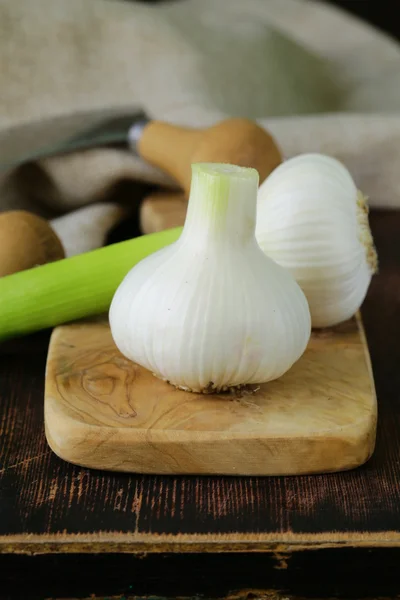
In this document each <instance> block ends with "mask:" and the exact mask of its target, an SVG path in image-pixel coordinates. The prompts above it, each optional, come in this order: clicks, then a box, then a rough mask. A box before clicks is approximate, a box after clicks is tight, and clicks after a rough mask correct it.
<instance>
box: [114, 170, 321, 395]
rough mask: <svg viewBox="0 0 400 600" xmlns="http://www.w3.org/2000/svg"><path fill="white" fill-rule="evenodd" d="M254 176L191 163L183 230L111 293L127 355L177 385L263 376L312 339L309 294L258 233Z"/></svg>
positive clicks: (220, 387) (217, 387)
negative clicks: (275, 258) (264, 245)
mask: <svg viewBox="0 0 400 600" xmlns="http://www.w3.org/2000/svg"><path fill="white" fill-rule="evenodd" d="M258 182H259V178H258V172H257V171H256V170H255V169H250V168H244V167H237V166H234V165H227V164H213V163H210V164H203V163H201V164H195V165H192V182H191V191H190V198H189V205H188V211H187V216H186V220H185V224H184V228H183V232H182V234H181V236H180V238H179V239H178V241H177V242H175V243H173V244H172V245H171V246H168V247H167V248H164V249H162V250H159V251H158V252H156V253H155V254H152V255H151V256H149V257H147V258H145V259H144V260H142V261H141V262H140V263H139V264H138V265H136V266H135V267H134V268H133V269H132V270H131V271H130V272H129V273H128V274H127V275H126V277H125V279H124V280H123V281H122V283H121V285H120V286H119V288H118V289H117V291H116V293H115V295H114V298H113V300H112V303H111V307H110V312H109V319H110V326H111V332H112V336H113V338H114V341H115V343H116V345H117V347H118V348H119V350H120V351H121V353H122V354H124V355H125V356H126V357H128V358H129V359H131V360H132V361H134V362H136V363H138V364H139V365H142V366H143V367H145V368H146V369H148V370H150V371H152V372H153V373H154V374H155V375H156V376H157V377H159V378H161V379H164V380H166V381H168V382H170V383H171V384H173V385H175V386H176V387H178V388H181V389H184V390H190V391H194V392H203V393H206V392H219V391H224V390H226V389H228V388H231V387H238V386H242V385H246V384H251V383H262V382H266V381H269V380H272V379H275V378H277V377H280V376H281V375H282V374H283V373H285V372H286V371H287V370H288V369H289V368H290V367H291V366H292V365H293V363H294V362H296V361H297V360H298V358H299V357H300V356H301V355H302V354H303V352H304V350H305V348H306V346H307V343H308V340H309V337H310V333H311V318H310V312H309V308H308V304H307V301H306V298H305V296H304V294H303V292H302V291H301V289H300V287H299V286H298V284H297V283H296V282H295V280H294V278H293V277H292V276H291V275H290V273H289V272H287V271H285V269H283V268H282V267H280V266H278V265H277V264H276V263H275V262H274V261H272V260H271V259H270V258H268V257H266V256H265V254H264V253H263V252H262V250H261V249H260V247H259V245H258V244H257V241H256V239H255V220H256V206H257V189H258Z"/></svg>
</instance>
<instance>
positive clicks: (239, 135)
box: [0, 110, 282, 197]
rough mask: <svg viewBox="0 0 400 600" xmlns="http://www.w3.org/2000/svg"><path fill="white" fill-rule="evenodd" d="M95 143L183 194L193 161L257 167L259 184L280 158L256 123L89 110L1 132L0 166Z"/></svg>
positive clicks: (44, 156)
mask: <svg viewBox="0 0 400 600" xmlns="http://www.w3.org/2000/svg"><path fill="white" fill-rule="evenodd" d="M99 146H103V147H104V146H112V147H122V148H124V149H127V150H129V151H131V152H132V153H133V154H135V155H136V156H137V157H139V158H140V159H142V160H144V161H145V163H148V164H149V165H151V166H152V167H156V168H157V169H159V170H160V171H161V172H162V173H163V174H165V175H167V176H169V177H170V178H171V181H172V182H175V185H177V187H180V188H181V189H182V190H183V191H184V193H185V194H186V197H188V195H189V192H190V183H191V164H192V163H193V162H224V163H232V164H236V165H240V166H244V167H253V168H255V169H257V170H258V172H259V176H260V183H261V182H262V181H263V180H264V179H265V178H266V177H267V176H268V175H269V173H270V172H271V171H272V170H273V169H274V168H275V167H276V166H277V165H278V164H279V163H280V162H281V160H282V155H281V152H280V150H279V148H278V146H277V145H276V142H275V140H274V139H273V138H272V136H271V135H270V134H269V133H268V132H267V131H266V130H265V129H264V128H262V127H261V126H259V125H258V124H256V123H255V122H253V121H251V120H249V119H245V118H239V117H237V118H229V119H225V120H223V121H220V122H218V123H216V124H214V125H212V126H211V127H208V128H206V129H196V128H192V127H180V126H177V125H173V124H170V123H166V122H163V121H156V120H151V119H150V118H149V117H148V116H146V114H145V113H144V112H143V111H137V110H135V111H126V112H124V111H120V112H118V111H104V110H98V111H92V112H90V113H87V112H82V113H79V114H74V115H61V116H56V117H49V118H44V119H41V120H39V121H36V122H29V123H22V124H21V123H20V124H18V125H16V126H14V127H9V128H8V129H5V130H3V131H1V130H0V170H1V169H2V170H8V169H11V168H14V167H17V166H19V165H22V164H23V163H26V162H29V161H34V160H39V159H41V158H46V157H49V156H54V155H58V154H65V153H68V152H74V151H77V150H84V149H89V148H94V147H99Z"/></svg>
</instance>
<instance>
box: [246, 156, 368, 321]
mask: <svg viewBox="0 0 400 600" xmlns="http://www.w3.org/2000/svg"><path fill="white" fill-rule="evenodd" d="M256 238H257V241H258V243H259V244H260V247H261V248H262V249H263V251H264V252H265V253H266V254H267V255H268V256H269V257H271V258H272V259H273V260H275V261H276V262H277V263H278V264H280V265H281V266H283V267H284V268H286V269H287V270H288V271H290V272H291V274H292V275H293V276H294V278H295V279H296V281H297V282H298V283H299V285H300V287H301V288H302V290H303V291H304V293H305V295H306V297H307V300H308V304H309V307H310V312H311V319H312V326H313V327H315V328H318V327H329V326H333V325H336V324H338V323H340V322H342V321H345V320H346V319H349V318H350V317H352V316H353V315H354V314H355V313H356V312H357V310H358V309H359V308H360V306H361V304H362V302H363V300H364V298H365V295H366V293H367V290H368V287H369V284H370V281H371V278H372V275H373V274H374V273H375V272H376V270H377V255H376V251H375V248H374V243H373V239H372V235H371V231H370V228H369V223H368V207H367V201H366V198H365V197H364V196H363V195H362V193H361V192H360V191H359V190H358V189H357V187H356V185H355V183H354V181H353V179H352V177H351V175H350V173H349V171H348V170H347V168H346V167H345V166H344V165H342V163H340V162H339V161H338V160H336V159H334V158H332V157H329V156H325V155H322V154H303V155H299V156H297V157H295V158H291V159H289V160H287V161H286V162H284V163H282V164H281V165H280V166H279V167H277V168H276V169H275V170H274V171H273V172H272V174H271V175H270V176H269V177H268V178H267V179H266V180H265V181H264V182H263V183H262V184H261V186H260V188H259V191H258V201H257V226H256Z"/></svg>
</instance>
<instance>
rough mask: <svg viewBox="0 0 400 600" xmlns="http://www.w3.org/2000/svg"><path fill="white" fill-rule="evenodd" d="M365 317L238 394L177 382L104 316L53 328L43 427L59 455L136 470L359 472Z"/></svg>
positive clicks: (370, 433) (366, 433)
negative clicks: (120, 339) (159, 375)
mask: <svg viewBox="0 0 400 600" xmlns="http://www.w3.org/2000/svg"><path fill="white" fill-rule="evenodd" d="M376 420H377V405H376V397H375V390H374V382H373V378H372V372H371V366H370V360H369V353H368V349H367V345H366V341H365V336H364V333H363V329H362V324H361V319H360V317H359V316H357V318H355V319H352V320H351V321H348V322H346V323H344V324H342V325H341V326H339V327H336V328H334V329H331V330H325V331H321V332H319V333H313V335H312V338H311V340H310V343H309V346H308V348H307V350H306V352H305V353H304V355H303V357H302V358H301V359H300V360H299V361H298V362H297V363H296V364H295V365H294V366H293V367H292V369H291V370H290V371H289V372H287V373H286V374H285V375H284V376H283V377H281V378H280V379H278V380H276V381H273V382H270V383H268V384H263V385H261V386H259V387H258V386H252V388H251V390H248V391H247V393H246V394H242V395H232V394H223V395H199V394H193V393H190V392H183V391H179V390H176V389H175V388H173V387H172V386H171V385H169V384H167V383H165V382H162V381H160V380H158V379H156V378H155V377H154V376H153V375H152V374H151V373H150V372H148V371H146V370H145V369H143V368H141V367H139V366H137V365H135V364H134V363H132V362H130V361H128V360H127V359H125V358H124V357H123V356H122V355H121V354H120V353H119V352H118V350H117V348H116V347H115V345H114V343H113V340H112V337H111V333H110V329H109V327H108V323H107V321H106V320H105V319H104V320H102V319H98V320H92V321H85V322H80V323H76V324H70V325H65V326H61V327H58V328H56V329H55V330H54V331H53V334H52V337H51V341H50V347H49V353H48V360H47V368H46V385H45V429H46V436H47V440H48V443H49V445H50V447H51V448H52V450H53V451H54V452H55V453H56V454H57V455H58V456H60V457H61V458H62V459H64V460H66V461H69V462H71V463H75V464H78V465H81V466H85V467H91V468H94V469H107V470H112V471H128V472H140V473H158V474H161V473H171V474H172V473H173V474H183V473H186V474H227V475H291V474H301V473H321V472H329V471H339V470H345V469H351V468H354V467H357V466H359V465H361V464H362V463H364V462H365V461H366V460H367V459H368V458H369V457H370V455H371V454H372V452H373V450H374V445H375V433H376Z"/></svg>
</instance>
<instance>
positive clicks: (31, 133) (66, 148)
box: [0, 109, 149, 171]
mask: <svg viewBox="0 0 400 600" xmlns="http://www.w3.org/2000/svg"><path fill="white" fill-rule="evenodd" d="M148 122H149V118H148V117H147V116H146V114H145V113H144V112H143V111H141V110H134V111H115V110H101V109H100V110H95V111H90V112H80V113H77V114H73V115H71V114H64V115H58V116H52V117H48V118H43V119H39V120H37V121H34V122H26V123H19V124H17V125H15V126H11V127H8V128H6V129H4V130H1V129H0V171H4V170H9V169H11V168H14V167H17V166H20V165H22V164H24V163H26V162H31V161H35V160H39V159H41V158H46V157H49V156H54V155H57V154H65V153H70V152H74V151H77V150H85V149H90V148H95V147H120V148H126V149H129V150H131V151H132V152H134V153H135V154H137V151H136V142H137V141H138V139H139V136H140V133H141V131H142V129H143V127H145V126H146V124H147V123H148Z"/></svg>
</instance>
